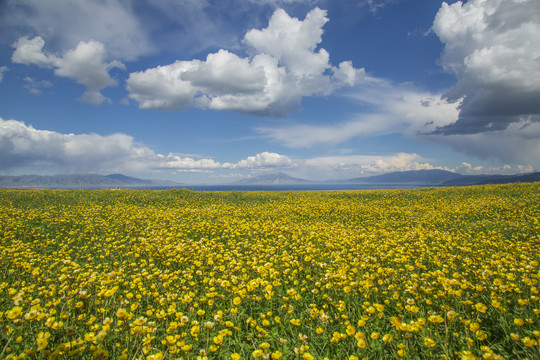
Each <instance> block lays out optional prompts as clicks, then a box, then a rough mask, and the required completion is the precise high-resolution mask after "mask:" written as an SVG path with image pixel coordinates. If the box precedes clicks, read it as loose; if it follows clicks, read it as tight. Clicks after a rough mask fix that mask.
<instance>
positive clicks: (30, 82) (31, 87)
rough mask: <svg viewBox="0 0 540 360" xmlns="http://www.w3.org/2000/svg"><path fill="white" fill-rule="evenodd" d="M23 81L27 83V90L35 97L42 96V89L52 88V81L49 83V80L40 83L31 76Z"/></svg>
mask: <svg viewBox="0 0 540 360" xmlns="http://www.w3.org/2000/svg"><path fill="white" fill-rule="evenodd" d="M23 80H24V82H25V85H24V87H25V89H28V91H30V93H31V94H34V95H41V94H42V91H41V89H43V88H50V87H51V86H52V83H51V82H50V81H47V80H41V81H38V80H34V79H32V78H31V77H29V76H26V77H25V78H24V79H23Z"/></svg>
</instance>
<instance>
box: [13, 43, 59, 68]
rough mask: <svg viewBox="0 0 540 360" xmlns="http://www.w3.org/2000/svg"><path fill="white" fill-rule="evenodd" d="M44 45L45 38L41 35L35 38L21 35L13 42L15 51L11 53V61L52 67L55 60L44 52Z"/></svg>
mask: <svg viewBox="0 0 540 360" xmlns="http://www.w3.org/2000/svg"><path fill="white" fill-rule="evenodd" d="M44 46H45V40H43V38H42V37H41V36H36V37H34V38H33V39H28V38H27V37H20V38H19V39H18V40H17V41H16V42H15V43H14V44H13V47H14V48H15V51H14V52H13V55H11V61H13V62H14V63H16V64H25V65H37V66H41V67H50V66H51V63H52V62H53V61H54V60H53V58H51V57H50V56H49V55H46V54H45V53H44V52H43V47H44Z"/></svg>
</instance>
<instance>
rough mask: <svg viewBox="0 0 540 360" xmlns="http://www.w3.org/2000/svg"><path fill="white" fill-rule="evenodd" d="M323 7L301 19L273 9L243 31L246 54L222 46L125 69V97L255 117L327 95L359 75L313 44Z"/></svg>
mask: <svg viewBox="0 0 540 360" xmlns="http://www.w3.org/2000/svg"><path fill="white" fill-rule="evenodd" d="M327 21H328V18H327V17H326V11H324V10H321V9H319V8H315V9H313V10H311V11H310V12H309V13H308V14H307V15H306V17H305V19H304V20H299V19H297V18H292V17H290V16H289V15H288V14H287V13H286V12H285V11H284V10H282V9H278V10H276V11H275V12H274V14H273V15H272V17H271V18H270V21H269V24H268V27H266V28H264V29H262V30H258V29H252V30H250V31H248V32H247V33H246V34H245V36H244V39H243V41H242V42H243V44H244V45H245V47H246V51H247V52H248V53H249V54H250V56H249V57H240V56H239V55H236V54H234V53H231V52H229V51H227V50H223V49H222V50H219V51H218V52H216V53H211V54H209V55H208V56H207V57H206V60H204V61H202V60H190V61H180V60H179V61H176V62H174V63H173V64H170V65H165V66H158V67H156V68H151V69H147V70H145V71H140V72H134V73H131V74H130V76H129V79H128V80H127V89H128V91H129V93H130V94H129V97H130V98H132V99H134V100H135V101H137V102H138V103H139V107H141V108H145V109H154V110H179V109H186V108H188V107H191V106H194V107H200V108H209V109H213V110H227V111H235V112H241V113H249V114H256V115H261V116H285V115H287V114H288V113H289V112H290V111H293V110H294V109H295V108H297V107H298V106H299V104H300V102H301V99H302V97H305V96H312V95H322V94H330V93H331V92H333V91H335V90H336V89H337V88H339V87H342V86H345V85H354V84H355V83H356V82H357V81H358V80H359V79H360V78H362V77H363V75H364V71H363V69H355V68H354V67H353V65H352V63H351V62H347V61H345V62H342V63H340V64H339V65H338V66H337V67H336V66H332V65H331V64H330V61H329V58H330V56H329V54H328V52H327V51H326V50H324V49H322V48H321V49H317V47H318V45H319V44H320V43H321V41H322V33H323V29H322V28H323V26H324V24H325V23H326V22H327Z"/></svg>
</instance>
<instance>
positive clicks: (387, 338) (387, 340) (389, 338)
mask: <svg viewBox="0 0 540 360" xmlns="http://www.w3.org/2000/svg"><path fill="white" fill-rule="evenodd" d="M382 339H383V341H384V342H385V343H388V344H389V343H391V342H392V339H393V337H392V335H391V334H385V335H384V336H383V338H382Z"/></svg>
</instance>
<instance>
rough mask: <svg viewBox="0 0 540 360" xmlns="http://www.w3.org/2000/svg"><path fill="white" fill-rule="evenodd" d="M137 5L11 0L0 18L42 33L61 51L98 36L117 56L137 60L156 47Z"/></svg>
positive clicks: (107, 1) (115, 1)
mask: <svg viewBox="0 0 540 360" xmlns="http://www.w3.org/2000/svg"><path fill="white" fill-rule="evenodd" d="M134 8H135V6H134V4H132V2H131V1H123V0H102V1H71V0H47V1H42V0H7V6H6V8H5V10H6V12H5V14H4V16H2V18H1V19H0V20H2V22H3V23H4V25H8V26H11V27H16V28H20V29H21V30H22V31H25V32H27V33H36V34H39V35H41V36H42V37H43V38H45V39H48V41H51V42H54V43H55V44H58V48H59V49H60V50H65V49H72V48H74V47H75V46H77V44H79V43H80V42H81V41H89V40H91V39H94V40H96V41H99V42H100V43H102V44H104V45H105V46H106V47H107V49H108V51H109V53H110V54H111V55H112V56H113V57H114V58H117V59H124V60H134V59H135V58H137V57H138V56H140V55H145V54H148V53H150V52H151V51H152V50H153V45H152V43H151V41H150V39H149V35H148V30H147V28H148V26H147V25H146V24H145V23H144V22H142V20H141V19H140V17H138V16H137V14H135V13H134V11H133V9H134ZM7 10H9V11H7Z"/></svg>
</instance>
